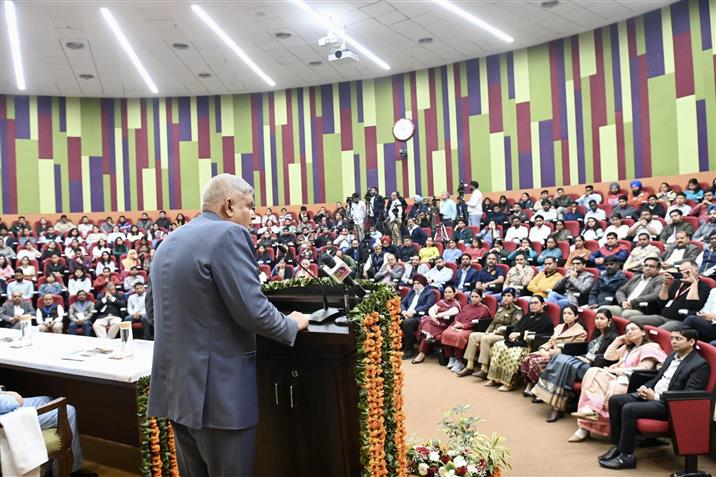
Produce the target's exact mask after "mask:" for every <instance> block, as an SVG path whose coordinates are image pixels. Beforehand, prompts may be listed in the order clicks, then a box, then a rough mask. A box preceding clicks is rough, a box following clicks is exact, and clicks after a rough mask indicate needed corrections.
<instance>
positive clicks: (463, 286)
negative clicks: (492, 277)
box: [455, 253, 478, 292]
mask: <svg viewBox="0 0 716 477" xmlns="http://www.w3.org/2000/svg"><path fill="white" fill-rule="evenodd" d="M470 259H471V257H470V256H469V255H468V254H466V253H465V254H462V255H461V256H460V268H458V269H457V273H456V274H455V286H456V287H457V289H458V290H460V291H461V292H466V291H469V290H470V289H472V287H473V286H475V280H476V279H477V274H478V272H477V269H476V268H472V264H471V263H470Z"/></svg>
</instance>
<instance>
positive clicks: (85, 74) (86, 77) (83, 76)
mask: <svg viewBox="0 0 716 477" xmlns="http://www.w3.org/2000/svg"><path fill="white" fill-rule="evenodd" d="M77 76H79V77H80V78H82V79H83V80H91V79H92V78H94V75H91V74H89V73H81V74H79V75H77Z"/></svg>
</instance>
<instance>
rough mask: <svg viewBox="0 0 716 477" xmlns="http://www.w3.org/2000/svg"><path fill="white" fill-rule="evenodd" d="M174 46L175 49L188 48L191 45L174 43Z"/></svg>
mask: <svg viewBox="0 0 716 477" xmlns="http://www.w3.org/2000/svg"><path fill="white" fill-rule="evenodd" d="M172 48H174V49H175V50H188V49H189V45H187V44H186V43H172Z"/></svg>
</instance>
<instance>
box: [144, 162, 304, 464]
mask: <svg viewBox="0 0 716 477" xmlns="http://www.w3.org/2000/svg"><path fill="white" fill-rule="evenodd" d="M253 193H254V191H253V189H252V187H251V186H250V185H249V184H248V183H247V182H246V181H244V180H243V179H241V178H240V177H236V176H234V175H231V174H220V175H218V176H216V177H214V178H213V179H211V181H210V182H209V183H208V185H207V186H206V188H205V189H204V193H203V197H202V204H203V205H202V213H201V215H200V216H199V217H198V218H196V219H194V220H192V221H191V222H189V223H188V224H186V225H184V226H182V227H180V228H178V229H177V230H176V231H174V232H172V233H171V234H169V235H167V238H166V239H164V241H163V242H162V244H161V247H159V248H158V249H157V252H156V253H155V255H154V259H153V261H152V270H151V277H150V282H151V284H152V286H151V290H152V291H151V294H152V297H151V298H149V299H148V300H147V303H152V304H153V316H152V317H151V318H150V321H151V322H152V324H153V325H154V336H155V341H154V359H153V362H152V392H151V395H150V398H149V410H148V412H149V414H150V415H152V416H159V417H167V418H169V419H170V420H171V421H172V425H173V427H174V433H175V436H176V447H177V457H178V460H179V470H180V473H181V474H182V475H188V476H192V477H194V476H200V477H202V476H207V477H208V476H210V475H211V476H212V477H213V476H223V477H229V476H236V475H241V476H250V475H253V474H252V472H253V463H254V459H255V455H254V454H255V448H256V424H257V421H258V399H257V392H256V334H260V335H262V336H266V337H267V338H271V339H274V340H276V341H278V342H280V343H283V344H285V345H293V343H294V340H295V338H296V333H297V331H298V330H301V329H305V328H307V327H308V317H307V316H305V315H303V314H302V313H296V312H294V313H291V314H290V315H289V316H284V315H283V314H282V313H280V312H279V311H278V310H277V309H276V308H275V307H274V306H273V305H272V304H271V303H270V302H269V301H268V299H266V297H265V296H264V295H263V293H261V284H260V283H259V272H258V267H257V265H256V260H255V258H254V249H253V242H252V240H251V235H250V234H249V230H248V228H249V227H250V224H251V219H252V216H253V210H252V209H253V207H254V199H253Z"/></svg>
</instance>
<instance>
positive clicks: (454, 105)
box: [0, 0, 716, 213]
mask: <svg viewBox="0 0 716 477" xmlns="http://www.w3.org/2000/svg"><path fill="white" fill-rule="evenodd" d="M715 33H716V0H708V1H697V0H693V1H686V0H684V1H681V2H679V3H676V4H673V5H671V6H669V7H666V8H663V9H661V10H657V11H654V12H651V13H648V14H646V15H643V16H640V17H636V18H633V19H630V20H627V21H624V22H621V23H618V24H614V25H610V26H607V27H604V28H601V29H598V30H595V31H592V32H588V33H583V34H580V35H576V36H573V37H570V38H564V39H561V40H557V41H553V42H550V43H548V44H543V45H539V46H535V47H532V48H528V49H523V50H517V51H514V52H509V53H506V54H501V55H495V56H490V57H487V58H480V59H473V60H468V61H464V62H461V63H456V64H451V65H446V66H442V67H438V68H431V69H428V70H422V71H416V72H411V73H405V74H399V75H394V76H392V77H386V78H379V79H374V80H365V81H354V82H346V83H340V84H332V85H323V86H316V87H310V88H298V89H289V90H285V91H276V92H270V93H261V94H248V95H227V96H209V97H206V96H204V97H180V98H160V99H153V98H149V99H92V98H62V97H43V96H29V97H28V96H1V95H0V156H1V160H0V171H1V172H2V180H1V181H0V188H1V193H0V210H1V211H2V212H3V213H18V212H21V213H37V212H61V211H67V212H69V211H71V212H81V211H87V212H90V211H93V212H100V211H115V210H152V209H158V208H172V209H174V208H197V207H198V206H199V200H200V191H201V187H202V184H204V183H205V182H206V181H207V180H208V179H209V178H210V177H211V176H213V175H215V174H217V173H221V172H231V173H236V174H238V175H241V176H242V177H244V178H245V179H246V180H247V181H249V182H250V183H252V184H253V185H254V187H255V189H256V192H257V194H256V197H257V203H258V204H259V205H271V204H299V203H315V202H332V201H337V200H342V199H343V198H345V197H346V196H347V195H349V194H351V193H352V192H354V191H358V192H361V193H362V192H364V191H365V190H366V188H367V187H368V186H374V185H375V186H378V187H379V188H380V189H381V190H382V191H386V190H387V191H392V190H399V191H401V192H402V193H403V194H404V195H413V194H416V193H418V194H423V195H426V194H436V193H440V192H441V191H443V190H449V191H451V192H452V191H454V190H455V189H456V187H457V184H458V181H460V180H470V179H477V180H479V181H480V182H481V184H482V188H483V189H485V190H488V191H496V190H512V189H520V188H531V187H549V186H554V185H562V184H576V183H584V182H590V181H609V180H613V179H626V178H632V177H644V176H650V175H671V174H681V173H690V172H697V171H708V170H716V80H715V77H716V48H715V47H714V40H715V39H714V34H715ZM401 117H410V118H412V119H413V120H414V122H415V124H416V126H417V131H416V134H415V136H414V138H413V139H412V140H411V141H409V142H408V143H407V144H402V143H396V142H395V141H394V139H393V137H392V133H391V128H392V125H393V122H394V121H395V120H396V119H398V118H401ZM403 147H404V148H405V149H406V150H407V158H406V159H404V160H401V159H400V157H399V153H398V151H399V149H400V148H403Z"/></svg>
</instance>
